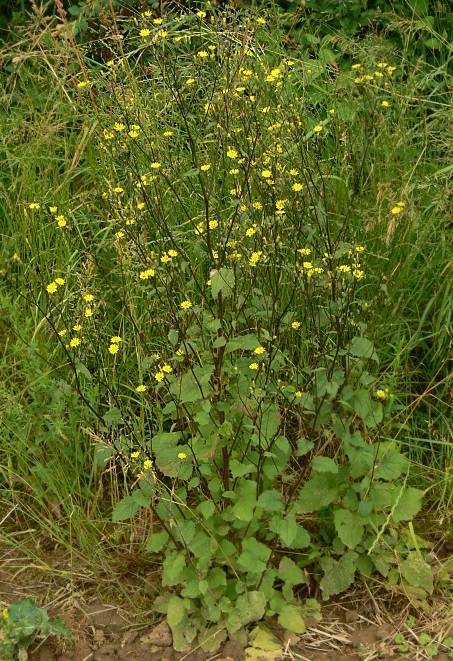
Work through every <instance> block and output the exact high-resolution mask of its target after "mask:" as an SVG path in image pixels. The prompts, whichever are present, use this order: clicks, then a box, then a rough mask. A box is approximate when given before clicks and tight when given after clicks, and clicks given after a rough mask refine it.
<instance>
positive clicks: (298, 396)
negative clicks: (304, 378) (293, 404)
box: [294, 390, 303, 399]
mask: <svg viewBox="0 0 453 661" xmlns="http://www.w3.org/2000/svg"><path fill="white" fill-rule="evenodd" d="M302 394H303V393H302V391H301V390H296V392H295V393H294V397H297V399H300V398H301V397H302Z"/></svg>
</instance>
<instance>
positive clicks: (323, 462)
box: [311, 456, 338, 473]
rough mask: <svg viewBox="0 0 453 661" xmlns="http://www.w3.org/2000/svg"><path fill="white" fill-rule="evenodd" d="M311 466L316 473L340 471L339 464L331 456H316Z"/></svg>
mask: <svg viewBox="0 0 453 661" xmlns="http://www.w3.org/2000/svg"><path fill="white" fill-rule="evenodd" d="M311 466H312V469H313V471H315V472H316V473H338V464H336V463H335V462H334V460H333V459H331V458H330V457H321V456H318V457H315V458H314V459H313V461H312V462H311Z"/></svg>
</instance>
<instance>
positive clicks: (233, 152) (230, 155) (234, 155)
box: [227, 147, 239, 158]
mask: <svg viewBox="0 0 453 661" xmlns="http://www.w3.org/2000/svg"><path fill="white" fill-rule="evenodd" d="M227 156H228V158H237V157H238V156H239V154H238V153H237V151H236V150H235V149H233V148H232V147H230V148H229V149H228V151H227Z"/></svg>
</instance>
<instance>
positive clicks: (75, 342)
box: [69, 337, 81, 347]
mask: <svg viewBox="0 0 453 661" xmlns="http://www.w3.org/2000/svg"><path fill="white" fill-rule="evenodd" d="M80 342H81V340H80V337H73V338H72V339H71V340H70V341H69V346H70V347H78V346H79V344H80Z"/></svg>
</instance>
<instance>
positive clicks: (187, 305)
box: [180, 300, 192, 310]
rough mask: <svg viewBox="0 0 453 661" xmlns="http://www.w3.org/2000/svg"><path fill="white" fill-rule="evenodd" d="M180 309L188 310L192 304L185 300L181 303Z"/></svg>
mask: <svg viewBox="0 0 453 661" xmlns="http://www.w3.org/2000/svg"><path fill="white" fill-rule="evenodd" d="M180 307H181V308H182V309H183V310H190V308H191V307H192V303H191V302H190V301H189V300H185V301H183V302H182V303H181V305H180Z"/></svg>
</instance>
